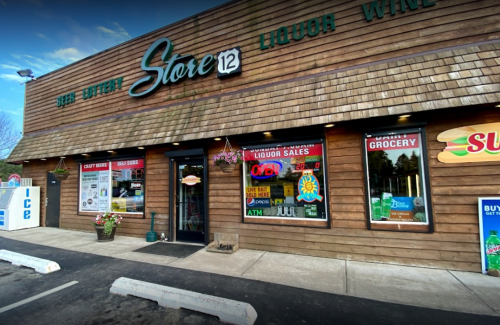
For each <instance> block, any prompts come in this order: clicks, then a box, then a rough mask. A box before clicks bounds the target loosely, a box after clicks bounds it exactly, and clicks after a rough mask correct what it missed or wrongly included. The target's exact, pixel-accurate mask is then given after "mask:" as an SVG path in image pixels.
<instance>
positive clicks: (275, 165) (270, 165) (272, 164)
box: [250, 161, 283, 179]
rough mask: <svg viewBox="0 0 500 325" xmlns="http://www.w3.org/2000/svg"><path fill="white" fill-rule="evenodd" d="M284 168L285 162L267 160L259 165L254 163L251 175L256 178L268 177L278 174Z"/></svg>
mask: <svg viewBox="0 0 500 325" xmlns="http://www.w3.org/2000/svg"><path fill="white" fill-rule="evenodd" d="M281 170H283V164H282V163H281V162H279V161H266V162H265V163H261V164H258V165H253V166H252V167H251V168H250V175H252V178H255V179H266V178H270V177H273V176H278V175H279V174H280V171H281Z"/></svg>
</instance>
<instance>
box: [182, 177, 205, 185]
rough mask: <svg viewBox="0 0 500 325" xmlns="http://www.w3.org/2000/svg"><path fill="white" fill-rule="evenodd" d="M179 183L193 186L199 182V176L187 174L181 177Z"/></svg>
mask: <svg viewBox="0 0 500 325" xmlns="http://www.w3.org/2000/svg"><path fill="white" fill-rule="evenodd" d="M181 183H182V184H186V185H188V186H193V185H196V184H198V183H201V178H199V177H196V176H194V175H188V176H186V177H184V178H183V179H182V181H181Z"/></svg>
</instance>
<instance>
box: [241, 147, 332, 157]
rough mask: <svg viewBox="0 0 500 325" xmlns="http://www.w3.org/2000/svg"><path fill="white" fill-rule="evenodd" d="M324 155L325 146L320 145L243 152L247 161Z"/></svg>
mask: <svg viewBox="0 0 500 325" xmlns="http://www.w3.org/2000/svg"><path fill="white" fill-rule="evenodd" d="M322 155H323V145H322V144H320V143H315V144H302V145H294V146H280V147H270V148H262V149H250V150H245V151H244V152H243V156H244V158H245V161H249V160H259V159H270V158H293V157H303V156H322Z"/></svg>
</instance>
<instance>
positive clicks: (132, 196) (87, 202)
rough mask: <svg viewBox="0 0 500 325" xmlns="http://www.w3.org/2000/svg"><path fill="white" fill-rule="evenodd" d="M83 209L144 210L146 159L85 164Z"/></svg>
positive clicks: (82, 169)
mask: <svg viewBox="0 0 500 325" xmlns="http://www.w3.org/2000/svg"><path fill="white" fill-rule="evenodd" d="M79 207H80V209H79V210H80V211H93V212H98V211H112V212H129V213H142V212H144V159H129V160H119V161H104V162H95V163H82V164H81V166H80V204H79Z"/></svg>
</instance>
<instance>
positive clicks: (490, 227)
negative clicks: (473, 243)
mask: <svg viewBox="0 0 500 325" xmlns="http://www.w3.org/2000/svg"><path fill="white" fill-rule="evenodd" d="M499 234H500V197H483V198H479V236H480V245H481V264H482V271H483V273H486V272H487V270H488V269H496V270H500V238H499V237H498V235H499Z"/></svg>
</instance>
